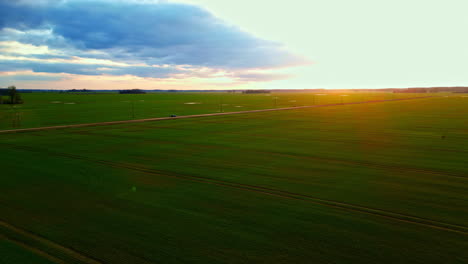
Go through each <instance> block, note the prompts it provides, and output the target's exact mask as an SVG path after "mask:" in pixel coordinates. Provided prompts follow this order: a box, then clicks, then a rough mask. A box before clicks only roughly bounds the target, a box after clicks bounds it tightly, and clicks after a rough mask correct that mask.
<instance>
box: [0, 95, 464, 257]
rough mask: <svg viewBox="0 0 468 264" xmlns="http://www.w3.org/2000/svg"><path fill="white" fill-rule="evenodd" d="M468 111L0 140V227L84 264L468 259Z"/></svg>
mask: <svg viewBox="0 0 468 264" xmlns="http://www.w3.org/2000/svg"><path fill="white" fill-rule="evenodd" d="M80 96H82V95H80ZM83 96H84V95H83ZM233 96H234V95H233ZM236 96H240V95H236ZM405 96H408V95H405ZM467 100H468V98H462V97H456V96H454V97H435V98H428V99H421V100H412V101H396V102H385V103H379V104H362V105H340V106H331V107H327V108H313V109H302V110H291V111H284V112H265V113H252V114H243V115H236V116H217V117H206V118H199V119H183V120H182V119H181V120H168V121H161V122H154V123H141V124H126V125H115V126H106V127H96V128H74V129H64V130H56V131H41V132H33V133H21V134H5V135H1V136H0V138H1V140H0V148H1V149H2V152H1V154H0V156H1V158H2V161H3V162H2V164H3V166H2V186H1V187H0V188H1V192H0V210H1V212H2V214H1V216H0V220H1V221H3V222H4V223H8V224H9V225H12V226H14V227H15V228H18V229H21V230H23V231H24V232H17V231H15V230H14V229H13V228H11V227H8V226H6V225H3V226H2V228H0V231H1V232H2V233H3V234H4V235H5V236H7V237H9V238H10V239H14V240H17V241H20V242H22V243H25V244H28V245H30V246H31V247H34V248H37V249H38V250H41V251H43V252H46V253H47V254H50V255H53V256H55V257H57V258H59V259H66V260H67V261H68V262H73V261H74V262H76V263H90V259H91V261H97V262H102V263H188V262H190V263H311V262H312V263H466V262H467V261H468V255H467V253H466V250H465V249H466V248H467V246H468V242H467V238H468V226H467V225H466V223H467V222H468V181H467V178H468V168H467V166H466V160H468V104H467ZM270 102H271V101H270ZM330 103H331V102H330ZM28 233H29V234H30V235H28ZM35 236H39V237H41V238H42V239H45V240H47V241H51V242H52V243H56V244H57V245H60V246H53V245H52V244H48V243H47V242H44V241H40V239H39V240H38V238H37V237H35ZM62 247H63V248H62ZM68 249H69V250H72V251H73V252H69V251H67V250H68ZM80 256H81V257H80ZM83 256H84V257H83ZM39 263H40V262H39Z"/></svg>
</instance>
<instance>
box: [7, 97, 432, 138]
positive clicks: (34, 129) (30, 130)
mask: <svg viewBox="0 0 468 264" xmlns="http://www.w3.org/2000/svg"><path fill="white" fill-rule="evenodd" d="M431 97H434V96H419V97H410V98H401V99H389V100H373V101H364V102H354V103H343V104H325V105H308V106H296V107H285V108H273V109H260V110H249V111H238V112H226V113H211V114H200V115H187V116H177V117H156V118H146V119H134V120H123V121H110V122H98V123H85V124H75V125H62V126H49V127H34V128H22V129H9V130H0V134H7V133H20V132H34V131H44V130H54V129H65V128H77V127H95V126H110V125H119V124H130V123H143V122H154V121H163V120H175V119H185V118H196V117H210V116H223V115H239V114H249V113H260V112H271V111H284V110H296V109H306V108H318V107H329V106H338V105H355V104H370V103H383V102H391V101H403V100H414V99H424V98H431Z"/></svg>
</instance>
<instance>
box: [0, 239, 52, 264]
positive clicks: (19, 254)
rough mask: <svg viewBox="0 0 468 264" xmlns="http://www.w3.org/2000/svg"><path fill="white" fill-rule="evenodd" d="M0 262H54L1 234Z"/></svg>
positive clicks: (32, 263) (4, 263)
mask: <svg viewBox="0 0 468 264" xmlns="http://www.w3.org/2000/svg"><path fill="white" fill-rule="evenodd" d="M0 263H1V264H10V263H28V264H53V263H54V262H52V261H50V260H48V259H46V258H44V257H41V256H39V255H37V254H35V253H32V252H30V251H29V250H28V249H25V248H23V247H21V246H19V245H18V244H16V243H14V242H11V241H9V240H7V239H5V238H2V237H1V236H0Z"/></svg>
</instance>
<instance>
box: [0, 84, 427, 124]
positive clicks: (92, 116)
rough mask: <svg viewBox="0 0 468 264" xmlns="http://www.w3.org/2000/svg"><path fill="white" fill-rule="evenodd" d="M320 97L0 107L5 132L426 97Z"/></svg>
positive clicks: (54, 101)
mask: <svg viewBox="0 0 468 264" xmlns="http://www.w3.org/2000/svg"><path fill="white" fill-rule="evenodd" d="M317 94H318V93H272V94H239V93H237V94H233V93H150V94H142V95H138V94H136V95H121V94H116V93H103V94H89V93H84V94H69V93H24V94H23V95H22V97H23V98H24V101H25V103H24V104H22V105H15V106H12V105H0V129H13V128H29V127H41V126H53V125H65V124H78V123H92V122H102V121H118V120H129V119H141V118H151V117H167V116H169V115H172V114H175V115H191V114H206V113H216V112H220V111H221V110H222V111H223V112H233V111H245V110H254V109H265V108H274V107H275V106H276V107H291V106H302V105H314V104H329V103H341V102H357V101H366V100H381V99H392V98H405V97H414V96H421V94H392V93H384V92H375V93H359V92H348V93H346V94H338V93H331V92H329V93H326V94H325V93H321V94H320V93H319V95H317ZM342 95H346V96H342ZM423 95H424V94H423ZM275 98H276V99H275ZM275 101H276V103H275ZM187 103H189V104H187ZM191 103H195V104H191ZM221 105H222V107H221Z"/></svg>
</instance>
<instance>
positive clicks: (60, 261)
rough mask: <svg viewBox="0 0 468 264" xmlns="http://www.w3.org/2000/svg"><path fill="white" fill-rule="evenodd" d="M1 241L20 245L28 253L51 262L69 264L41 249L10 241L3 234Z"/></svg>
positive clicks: (0, 235) (0, 237)
mask: <svg viewBox="0 0 468 264" xmlns="http://www.w3.org/2000/svg"><path fill="white" fill-rule="evenodd" d="M0 239H4V240H6V241H8V242H10V243H13V244H15V245H18V246H19V247H21V248H23V249H26V250H28V251H31V252H32V253H34V254H35V255H38V256H41V257H43V258H45V259H47V260H50V261H51V262H53V263H57V264H67V263H66V262H64V261H62V260H61V259H58V258H56V257H54V256H52V255H49V254H47V253H46V252H44V251H42V250H40V249H37V248H34V247H31V246H28V245H26V244H24V243H23V242H20V241H17V240H13V239H10V238H8V237H6V236H4V235H2V234H0Z"/></svg>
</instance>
